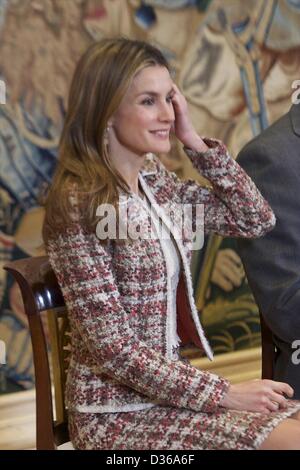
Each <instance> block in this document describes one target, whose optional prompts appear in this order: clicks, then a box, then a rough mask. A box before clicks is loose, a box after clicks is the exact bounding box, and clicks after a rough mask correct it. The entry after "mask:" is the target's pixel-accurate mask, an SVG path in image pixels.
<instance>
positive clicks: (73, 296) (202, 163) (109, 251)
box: [46, 139, 275, 413]
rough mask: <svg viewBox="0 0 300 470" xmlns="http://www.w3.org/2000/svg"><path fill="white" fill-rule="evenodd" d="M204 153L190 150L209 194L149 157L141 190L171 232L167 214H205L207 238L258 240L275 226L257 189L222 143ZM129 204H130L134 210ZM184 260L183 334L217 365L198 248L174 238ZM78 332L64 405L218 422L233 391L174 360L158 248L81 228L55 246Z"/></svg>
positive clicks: (166, 283) (53, 255) (51, 249)
mask: <svg viewBox="0 0 300 470" xmlns="http://www.w3.org/2000/svg"><path fill="white" fill-rule="evenodd" d="M205 141H206V143H207V144H208V146H209V147H210V148H209V150H208V151H206V152H205V153H200V152H197V151H194V150H192V149H185V151H186V153H187V155H188V157H189V158H190V160H191V161H192V163H193V165H194V167H195V168H196V169H197V170H198V171H199V172H200V173H201V174H202V175H203V176H204V177H205V178H206V179H207V180H209V182H210V184H211V185H208V186H207V187H203V186H201V185H199V184H198V183H196V182H194V181H192V180H188V181H181V180H179V179H178V178H177V177H176V175H175V174H174V173H171V172H169V171H167V170H166V169H165V167H164V166H163V165H162V164H161V162H160V161H159V159H158V158H156V157H155V156H153V155H148V158H147V160H146V163H145V165H144V167H143V168H142V170H141V171H140V174H139V181H140V184H141V186H142V188H143V190H144V192H145V194H146V195H147V197H148V199H149V200H150V202H151V203H152V204H153V205H155V207H156V210H157V214H158V215H159V217H160V218H161V220H162V221H163V222H164V223H166V224H167V223H168V222H169V221H168V220H167V219H168V216H167V214H166V212H165V211H164V205H165V204H166V203H171V204H204V228H205V230H206V232H211V231H213V232H215V233H218V234H220V235H223V236H231V237H259V236H262V235H263V234H264V233H266V232H267V231H269V230H270V229H271V228H272V227H273V226H274V223H275V218H274V214H273V212H272V211H271V209H270V207H269V206H268V204H267V202H266V201H265V200H264V199H263V197H262V196H261V194H260V193H259V191H258V189H257V188H256V187H255V185H254V183H253V182H252V181H251V180H250V178H249V177H248V176H247V175H246V173H245V172H244V171H243V170H242V169H241V168H240V167H239V166H238V164H237V163H236V162H235V161H234V160H233V159H232V158H231V157H230V155H229V154H228V152H227V150H226V148H225V146H224V145H223V144H222V143H220V142H219V141H216V140H212V139H206V140H205ZM134 198H135V196H134V195H131V196H130V197H129V200H130V199H133V200H134ZM175 232H176V227H175V229H174V230H173V233H172V231H171V233H172V235H173V236H174V239H175V243H176V247H177V250H178V253H179V255H180V259H181V277H180V281H179V285H178V290H177V312H176V315H177V332H178V335H179V337H180V338H181V340H182V343H183V344H185V343H187V342H193V343H194V344H196V345H197V346H199V347H200V348H202V349H203V350H204V351H205V352H206V354H207V356H208V357H209V358H211V359H212V356H213V354H212V351H211V349H210V346H209V344H208V342H207V340H206V338H205V335H204V332H203V330H202V327H201V324H200V319H199V314H198V312H197V309H196V306H195V302H194V298H193V289H192V281H191V274H190V267H189V265H190V260H191V239H190V238H189V236H185V237H182V238H181V239H179V238H178V237H176V236H175V235H176V233H175ZM46 248H47V252H48V255H49V258H50V262H51V265H52V267H53V269H54V271H55V273H56V275H57V278H58V281H59V284H60V286H61V289H62V292H63V295H64V298H65V301H66V305H67V307H68V312H69V317H70V323H71V329H72V358H71V364H70V368H69V371H68V379H67V390H66V399H67V406H68V407H69V409H71V410H77V411H81V412H90V413H97V412H118V411H135V410H141V409H145V408H148V407H152V406H155V405H157V404H164V405H170V406H175V407H180V408H188V409H191V410H195V411H203V412H213V411H214V410H216V408H217V407H218V406H219V403H220V401H221V400H222V398H223V395H224V393H225V392H226V390H227V388H228V386H229V384H228V382H227V380H225V379H223V378H221V377H219V376H217V375H215V374H212V373H209V372H206V371H201V370H198V369H196V368H195V367H193V366H191V365H190V364H188V363H187V362H186V361H185V360H182V359H181V358H180V357H179V354H177V355H175V356H174V352H173V351H172V342H171V333H170V329H171V328H170V321H171V315H174V314H175V312H172V311H171V303H170V296H171V292H170V279H169V277H168V275H167V269H166V260H165V255H166V254H165V253H164V252H163V250H162V246H161V243H160V241H159V239H155V238H154V239H152V238H151V239H137V240H132V241H130V242H128V243H121V244H119V243H115V242H114V240H110V241H108V242H107V243H106V244H101V243H100V242H99V239H98V238H97V236H96V233H90V232H88V231H86V230H85V229H84V228H83V226H82V224H81V223H80V222H79V219H76V220H74V224H72V225H71V226H70V227H68V228H67V229H66V231H65V232H64V233H60V234H57V237H56V238H55V239H51V240H49V241H48V242H47V246H46Z"/></svg>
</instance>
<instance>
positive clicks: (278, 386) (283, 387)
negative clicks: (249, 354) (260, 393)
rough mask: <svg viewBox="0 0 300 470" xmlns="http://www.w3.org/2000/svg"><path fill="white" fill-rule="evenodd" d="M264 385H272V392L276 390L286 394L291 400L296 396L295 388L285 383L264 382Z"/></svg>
mask: <svg viewBox="0 0 300 470" xmlns="http://www.w3.org/2000/svg"><path fill="white" fill-rule="evenodd" d="M264 383H265V384H267V385H270V387H271V388H272V390H275V391H276V392H277V393H284V394H285V395H287V396H288V397H290V398H291V397H292V396H293V395H294V390H293V388H292V387H291V386H290V385H289V384H287V383H285V382H276V381H274V380H264Z"/></svg>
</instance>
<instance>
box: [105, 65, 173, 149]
mask: <svg viewBox="0 0 300 470" xmlns="http://www.w3.org/2000/svg"><path fill="white" fill-rule="evenodd" d="M172 87H173V82H172V79H171V77H170V74H169V71H168V69H167V68H166V67H162V66H150V67H146V68H144V69H142V70H141V71H140V72H139V73H138V74H137V75H136V76H135V77H134V79H133V82H132V84H131V86H130V87H129V89H128V91H127V93H126V94H125V96H124V98H123V100H122V102H121V104H120V106H119V108H118V110H117V111H116V113H115V114H114V116H113V118H112V128H113V131H114V136H115V138H116V139H117V141H118V144H119V145H121V147H125V148H126V149H128V150H130V151H131V152H133V153H135V154H137V155H143V154H145V153H147V152H153V153H160V152H163V153H166V152H169V151H170V147H171V146H170V138H169V134H170V129H171V125H172V123H173V122H174V109H173V105H172V96H173V94H174V91H173V88H172Z"/></svg>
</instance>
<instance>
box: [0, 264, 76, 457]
mask: <svg viewBox="0 0 300 470" xmlns="http://www.w3.org/2000/svg"><path fill="white" fill-rule="evenodd" d="M4 269H5V270H6V271H8V272H9V273H11V274H12V275H13V277H14V279H15V280H16V282H17V283H18V285H19V287H20V290H21V293H22V298H23V302H24V308H25V313H26V315H27V317H28V322H29V329H30V335H31V341H32V349H33V361H34V369H35V387H36V445H37V449H45V450H55V449H57V448H59V446H61V445H62V444H65V443H67V442H68V441H69V440H70V439H69V433H68V414H67V410H66V407H65V401H64V390H65V382H66V371H67V367H68V363H69V353H70V351H69V350H70V330H69V322H68V317H67V311H66V307H65V303H64V299H63V296H62V293H61V290H60V288H59V285H58V283H57V279H56V277H55V274H54V272H53V270H52V269H51V266H50V264H49V261H48V258H47V257H46V256H39V257H34V258H26V259H20V260H16V261H12V262H9V263H6V265H5V266H4ZM44 311H47V325H48V332H49V341H48V342H49V343H50V357H49V355H48V350H49V344H47V340H46V337H47V335H46V334H45V319H44V322H43V320H42V318H41V312H44ZM49 359H50V362H51V368H50V362H49ZM52 390H54V397H55V400H54V401H55V418H54V413H53V400H52ZM61 447H62V448H72V445H71V443H70V444H69V445H65V446H61Z"/></svg>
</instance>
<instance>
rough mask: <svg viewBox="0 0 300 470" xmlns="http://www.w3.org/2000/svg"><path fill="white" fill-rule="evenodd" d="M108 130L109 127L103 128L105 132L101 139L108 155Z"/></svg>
mask: <svg viewBox="0 0 300 470" xmlns="http://www.w3.org/2000/svg"><path fill="white" fill-rule="evenodd" d="M109 129H110V127H109V126H107V127H106V128H105V131H104V138H103V141H104V146H105V148H106V151H107V153H109V142H108V133H109Z"/></svg>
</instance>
